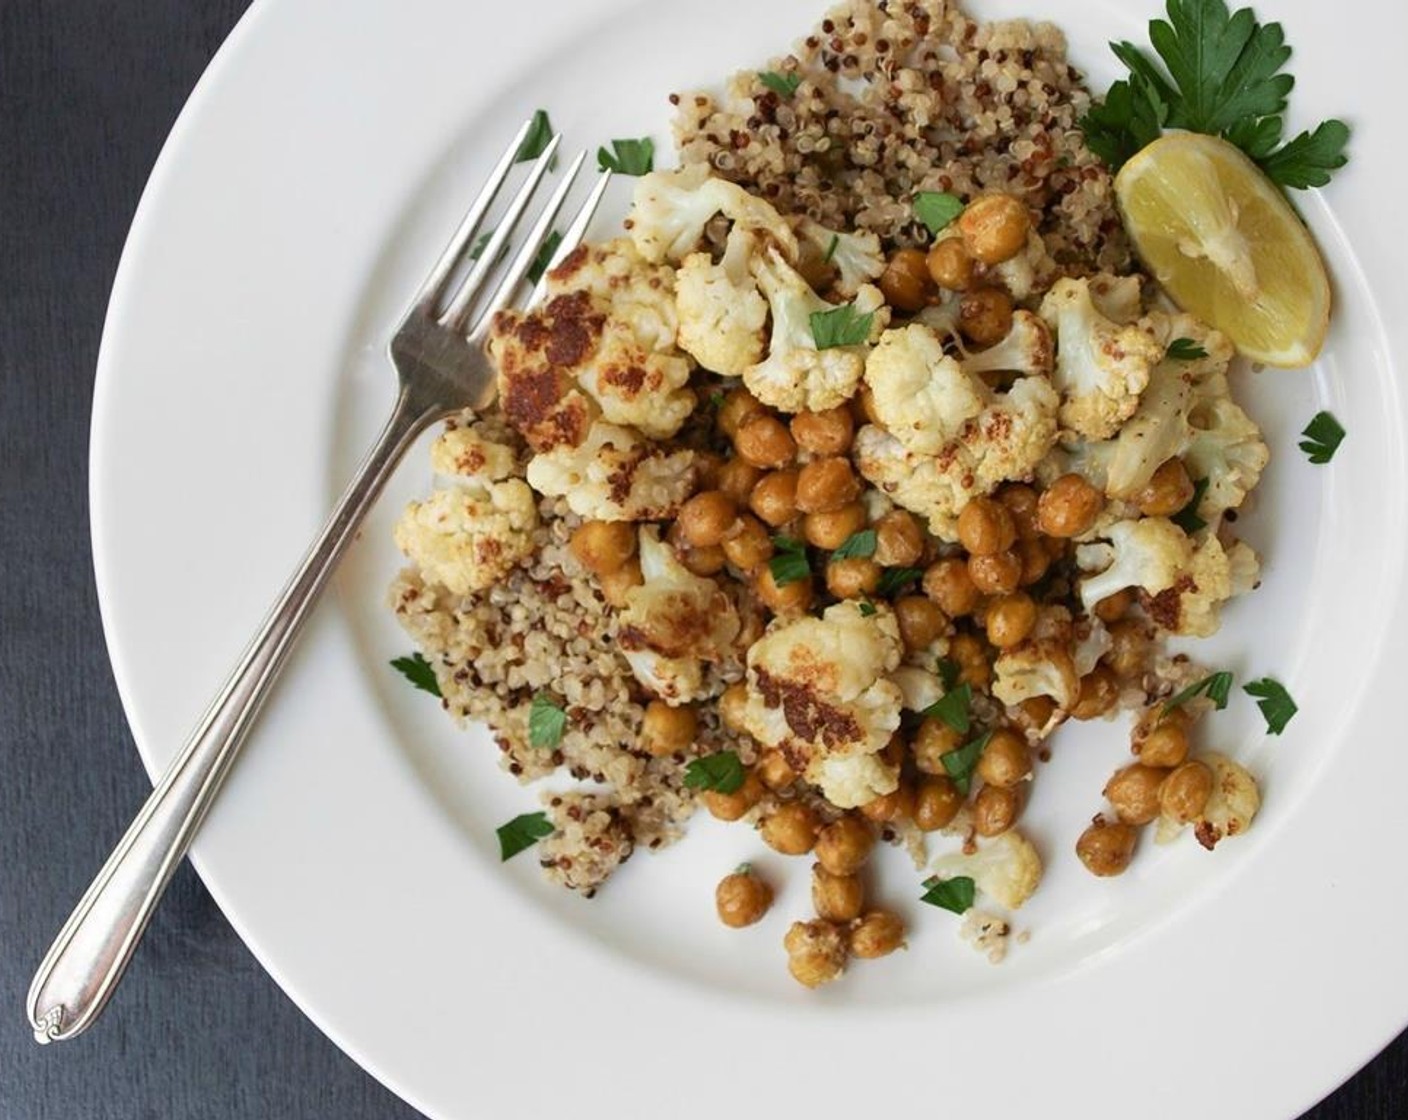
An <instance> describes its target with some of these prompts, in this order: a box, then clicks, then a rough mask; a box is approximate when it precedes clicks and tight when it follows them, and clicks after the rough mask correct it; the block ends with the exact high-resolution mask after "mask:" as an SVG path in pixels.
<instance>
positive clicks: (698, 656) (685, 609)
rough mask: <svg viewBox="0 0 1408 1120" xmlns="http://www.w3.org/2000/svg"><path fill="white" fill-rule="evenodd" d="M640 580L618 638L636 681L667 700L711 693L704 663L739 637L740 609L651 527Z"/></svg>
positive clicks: (643, 539)
mask: <svg viewBox="0 0 1408 1120" xmlns="http://www.w3.org/2000/svg"><path fill="white" fill-rule="evenodd" d="M640 572H641V577H642V578H643V580H644V582H643V583H642V584H641V585H640V586H639V587H633V588H631V589H630V590H629V591H628V592H626V607H625V609H624V610H623V611H622V612H621V619H620V621H621V625H620V629H619V631H618V632H617V640H618V642H619V644H620V647H621V651H622V653H623V654H624V655H625V658H626V661H627V662H628V663H629V664H630V666H631V672H632V673H634V674H635V678H636V680H638V681H640V683H641V684H643V685H644V686H645V687H646V688H648V689H649V690H650V691H651V692H653V693H654V694H655V695H656V696H658V697H660V699H662V700H664V701H665V702H666V703H667V704H684V703H688V702H689V701H691V700H703V699H706V698H707V697H708V696H709V689H708V688H707V687H706V686H705V684H704V664H705V663H706V662H714V661H718V660H720V659H721V658H722V657H723V656H724V654H725V653H726V652H727V651H728V649H729V647H730V645H731V644H732V642H733V640H734V638H736V637H737V636H738V630H739V625H740V624H739V619H738V612H737V610H735V609H734V606H733V603H732V601H731V600H730V599H729V597H728V596H727V595H725V594H724V592H723V590H722V589H721V588H720V587H719V585H718V584H717V583H715V582H714V581H713V580H711V579H707V578H705V577H703V576H696V575H695V574H694V573H692V572H691V571H689V569H687V568H686V567H685V566H684V565H683V564H681V563H680V562H679V560H678V559H677V558H676V557H675V554H674V552H673V551H672V550H671V548H670V546H669V545H667V544H663V543H662V542H661V541H660V539H659V537H658V536H657V535H656V531H655V530H654V529H642V530H641V531H640Z"/></svg>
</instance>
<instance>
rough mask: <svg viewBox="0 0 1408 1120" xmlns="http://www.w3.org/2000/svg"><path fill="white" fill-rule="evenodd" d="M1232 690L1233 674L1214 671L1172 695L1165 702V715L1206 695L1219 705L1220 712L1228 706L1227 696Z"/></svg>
mask: <svg viewBox="0 0 1408 1120" xmlns="http://www.w3.org/2000/svg"><path fill="white" fill-rule="evenodd" d="M1231 692H1232V674H1231V673H1228V672H1221V673H1213V674H1211V675H1210V676H1206V677H1204V678H1203V679H1202V680H1200V681H1198V682H1197V683H1196V684H1190V685H1189V686H1188V687H1187V688H1185V689H1184V690H1183V691H1182V692H1179V693H1176V694H1175V695H1173V696H1171V697H1170V698H1169V699H1168V700H1167V701H1165V703H1164V711H1163V714H1164V715H1168V714H1169V712H1171V711H1173V710H1174V709H1175V708H1178V707H1181V706H1182V705H1184V704H1186V703H1188V701H1189V700H1191V699H1193V697H1195V696H1206V697H1207V698H1208V699H1209V700H1211V701H1212V702H1213V704H1214V705H1215V706H1216V707H1217V710H1218V711H1219V712H1220V711H1222V709H1223V708H1225V707H1227V697H1228V696H1229V695H1230V694H1231Z"/></svg>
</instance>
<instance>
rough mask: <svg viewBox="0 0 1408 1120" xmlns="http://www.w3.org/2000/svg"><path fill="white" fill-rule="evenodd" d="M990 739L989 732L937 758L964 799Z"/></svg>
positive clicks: (990, 734)
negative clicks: (975, 768)
mask: <svg viewBox="0 0 1408 1120" xmlns="http://www.w3.org/2000/svg"><path fill="white" fill-rule="evenodd" d="M991 738H992V732H991V731H989V732H987V733H986V734H984V735H980V736H979V737H978V738H976V739H974V740H973V741H972V742H971V743H964V744H963V746H961V747H959V748H958V749H957V750H953V751H949V752H948V753H947V754H942V755H940V756H939V761H940V762H942V763H943V764H944V769H945V770H947V771H948V776H949V777H950V778H952V779H953V784H954V785H956V786H957V787H958V792H959V793H961V794H963V795H964V796H965V797H966V796H967V794H968V790H969V788H970V787H971V786H972V784H973V769H974V767H976V766H977V765H978V759H979V758H981V757H982V754H983V750H984V749H985V748H986V747H987V745H988V740H989V739H991Z"/></svg>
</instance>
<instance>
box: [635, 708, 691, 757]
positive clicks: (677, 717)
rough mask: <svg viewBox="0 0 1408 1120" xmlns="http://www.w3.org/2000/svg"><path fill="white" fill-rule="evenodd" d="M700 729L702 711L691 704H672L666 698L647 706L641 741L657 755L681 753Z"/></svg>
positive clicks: (651, 752) (649, 750) (641, 727)
mask: <svg viewBox="0 0 1408 1120" xmlns="http://www.w3.org/2000/svg"><path fill="white" fill-rule="evenodd" d="M698 731H699V713H697V712H696V711H695V710H694V708H692V707H690V706H689V705H688V704H681V705H680V706H679V707H678V708H672V707H670V705H668V704H666V703H665V702H664V701H663V700H652V701H651V702H650V703H649V704H647V705H646V706H645V716H644V717H643V718H642V719H641V721H640V745H641V746H642V747H644V748H645V749H646V751H647V752H649V753H650V754H652V755H654V756H655V757H656V758H664V757H666V756H667V755H672V754H679V753H680V752H681V751H684V750H687V749H688V748H689V747H690V745H691V744H692V743H693V742H694V736H695V735H696V734H697V733H698Z"/></svg>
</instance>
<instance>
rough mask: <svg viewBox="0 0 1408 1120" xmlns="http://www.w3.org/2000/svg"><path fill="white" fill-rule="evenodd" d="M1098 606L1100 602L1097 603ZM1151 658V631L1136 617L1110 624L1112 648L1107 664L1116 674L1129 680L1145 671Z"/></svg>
mask: <svg viewBox="0 0 1408 1120" xmlns="http://www.w3.org/2000/svg"><path fill="white" fill-rule="evenodd" d="M1097 606H1098V604H1097ZM1148 660H1149V632H1148V631H1147V630H1145V629H1144V625H1143V623H1141V622H1140V621H1139V620H1138V619H1135V618H1122V619H1120V620H1119V621H1118V622H1114V623H1111V624H1110V649H1109V652H1107V653H1106V654H1105V657H1104V661H1105V664H1106V665H1108V666H1109V667H1110V670H1111V671H1112V672H1113V673H1114V674H1115V676H1117V677H1119V678H1121V679H1122V680H1128V679H1129V678H1131V677H1134V676H1137V675H1138V674H1140V673H1142V672H1143V671H1144V666H1145V665H1146V664H1147V663H1148Z"/></svg>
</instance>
